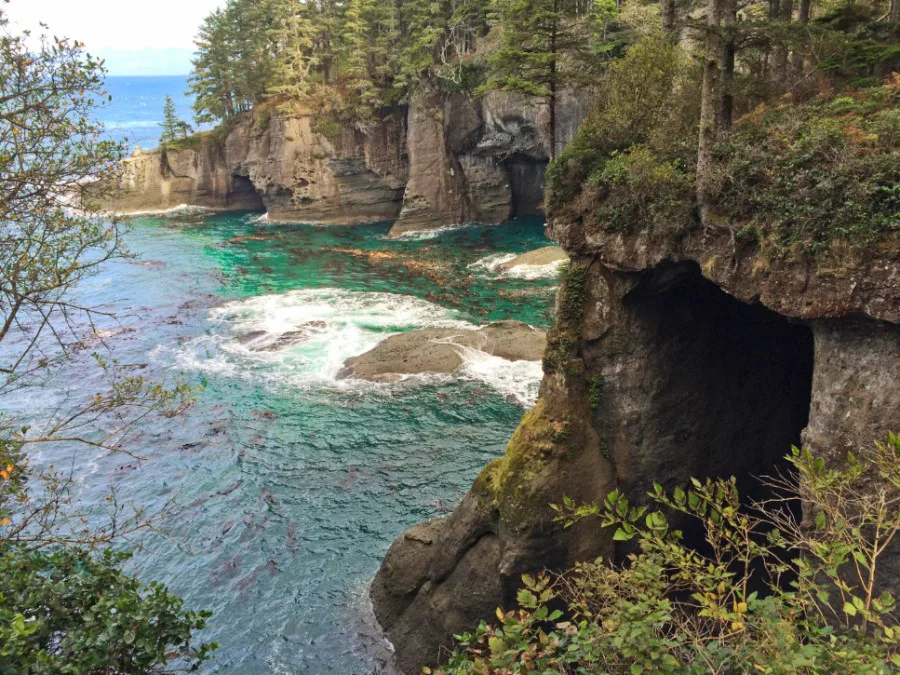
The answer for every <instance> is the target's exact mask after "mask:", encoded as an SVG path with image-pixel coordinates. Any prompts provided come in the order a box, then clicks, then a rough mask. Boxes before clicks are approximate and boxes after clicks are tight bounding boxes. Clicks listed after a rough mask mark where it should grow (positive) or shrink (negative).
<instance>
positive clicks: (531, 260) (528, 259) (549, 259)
mask: <svg viewBox="0 0 900 675" xmlns="http://www.w3.org/2000/svg"><path fill="white" fill-rule="evenodd" d="M568 259H569V256H567V255H566V252H565V251H563V250H562V249H561V248H560V247H559V246H545V247H544V248H539V249H535V250H534V251H528V252H527V253H523V254H522V255H520V256H517V257H515V258H513V259H512V260H510V261H509V262H507V263H503V265H502V266H501V269H503V270H511V269H512V268H513V267H520V266H522V265H535V266H537V265H550V264H551V263H555V262H559V261H562V260H568Z"/></svg>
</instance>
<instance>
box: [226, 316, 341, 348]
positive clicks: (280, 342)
mask: <svg viewBox="0 0 900 675" xmlns="http://www.w3.org/2000/svg"><path fill="white" fill-rule="evenodd" d="M325 325H326V324H325V322H324V321H308V322H307V323H304V324H302V325H300V326H298V327H297V328H296V329H294V330H289V331H285V332H284V333H278V334H273V333H268V332H266V331H264V330H252V331H250V332H249V333H244V334H243V335H238V336H237V341H238V342H239V343H240V344H242V345H243V346H245V347H246V348H247V349H249V350H250V351H251V352H277V351H280V350H282V349H285V348H287V347H290V346H292V345H295V344H298V343H300V342H305V341H306V340H309V339H310V338H311V337H312V336H313V335H315V334H316V333H317V332H319V330H320V329H322V328H324V327H325Z"/></svg>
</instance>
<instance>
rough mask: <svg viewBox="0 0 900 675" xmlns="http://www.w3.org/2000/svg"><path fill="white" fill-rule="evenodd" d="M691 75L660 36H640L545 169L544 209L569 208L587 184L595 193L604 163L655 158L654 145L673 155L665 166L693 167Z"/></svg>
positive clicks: (693, 76)
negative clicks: (638, 152)
mask: <svg viewBox="0 0 900 675" xmlns="http://www.w3.org/2000/svg"><path fill="white" fill-rule="evenodd" d="M694 70H695V69H694V68H693V67H692V66H691V64H690V63H689V62H688V61H687V60H686V59H684V57H683V56H682V55H681V54H680V52H679V50H678V49H676V47H675V46H674V45H673V44H672V43H671V41H670V40H669V38H668V37H667V36H665V35H662V34H659V33H651V34H650V35H647V36H645V37H644V38H642V39H641V40H639V41H638V42H636V43H635V44H634V45H633V46H632V47H631V48H630V49H629V50H628V52H627V54H626V55H625V56H624V57H623V58H621V59H619V60H617V61H615V62H614V63H612V65H610V66H609V68H608V69H607V73H606V77H605V79H604V81H603V82H602V83H601V84H600V92H601V93H600V100H599V103H598V105H597V107H596V108H595V109H594V110H593V111H592V112H591V113H590V115H589V116H588V118H587V119H586V120H585V122H584V123H583V124H582V126H581V129H580V130H579V133H578V135H577V136H576V137H575V139H573V141H572V142H571V143H570V144H569V145H568V146H567V147H566V149H565V150H564V151H563V152H562V153H561V154H560V155H559V157H558V158H557V159H556V160H555V161H554V162H552V163H551V164H550V166H549V167H548V169H547V177H546V184H547V203H548V208H549V209H550V210H551V211H552V210H553V209H562V208H566V207H567V206H569V205H570V202H571V200H572V198H573V197H575V196H576V195H577V194H578V193H579V192H581V189H582V187H583V184H585V183H586V182H587V181H588V179H589V178H593V180H592V181H591V187H597V185H598V183H599V181H598V180H597V179H598V177H599V176H600V175H602V171H603V167H604V166H605V163H606V162H607V161H608V160H609V159H610V158H611V157H613V156H614V155H615V154H617V153H627V152H628V151H629V150H630V149H631V148H632V146H635V145H642V146H647V148H649V149H650V151H651V152H656V146H657V144H659V145H660V146H662V147H665V148H666V149H667V152H669V153H671V155H672V157H671V158H668V159H667V161H668V160H669V159H671V160H672V161H675V162H679V163H681V164H684V161H682V158H683V159H685V160H687V161H692V160H693V155H694V154H695V150H694V148H695V147H696V143H695V140H696V135H697V134H696V118H698V117H699V108H698V107H697V105H696V101H697V100H699V99H698V98H697V97H695V96H693V95H692V90H693V89H695V88H696V87H695V85H694V80H696V79H697V78H696V74H695V73H694ZM683 148H687V150H686V151H683ZM676 150H677V152H676ZM598 172H599V173H598Z"/></svg>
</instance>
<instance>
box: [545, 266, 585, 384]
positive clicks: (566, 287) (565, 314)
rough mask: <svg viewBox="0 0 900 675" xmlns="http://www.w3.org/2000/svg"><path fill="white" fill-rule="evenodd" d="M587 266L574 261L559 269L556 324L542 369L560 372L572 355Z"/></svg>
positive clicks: (582, 309) (581, 318)
mask: <svg viewBox="0 0 900 675" xmlns="http://www.w3.org/2000/svg"><path fill="white" fill-rule="evenodd" d="M586 292H587V270H586V269H585V268H584V266H582V265H579V264H577V263H574V262H569V263H566V264H564V265H563V266H562V268H561V269H560V290H559V297H558V300H557V308H556V325H555V326H554V327H553V329H552V330H551V331H550V333H548V335H547V349H546V350H545V352H544V361H543V365H544V371H545V372H548V373H549V372H562V371H564V370H565V367H566V365H567V364H568V362H569V359H570V357H571V356H572V353H573V350H574V349H575V346H576V345H577V344H578V338H579V337H580V335H581V328H582V322H583V320H584V304H585V294H586Z"/></svg>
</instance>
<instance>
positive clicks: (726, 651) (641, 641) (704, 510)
mask: <svg viewBox="0 0 900 675" xmlns="http://www.w3.org/2000/svg"><path fill="white" fill-rule="evenodd" d="M788 459H789V460H790V462H791V464H792V465H793V468H794V469H795V470H796V472H797V474H798V475H799V476H800V480H801V482H802V485H803V489H804V497H805V498H806V499H807V500H808V502H807V506H808V509H809V513H810V514H811V516H810V521H811V522H810V523H809V524H807V523H805V522H798V521H797V520H796V519H795V518H794V516H793V515H792V514H791V513H790V511H789V510H787V509H785V508H784V504H783V501H784V500H781V499H776V500H773V501H770V502H765V503H761V504H756V509H755V513H751V512H748V510H747V509H745V508H743V507H742V506H741V502H740V499H739V495H738V491H737V488H736V481H735V479H733V478H732V479H730V480H722V479H717V480H712V479H711V480H707V481H705V482H701V481H699V480H696V479H695V480H693V484H692V487H691V488H690V489H689V490H682V489H680V488H677V489H676V490H675V491H674V492H673V493H672V494H671V495H669V494H666V493H665V492H664V491H663V488H662V487H661V486H659V485H657V486H655V488H654V491H653V492H652V493H651V494H650V499H651V504H653V505H655V507H656V509H657V510H651V509H650V508H648V507H644V506H632V505H631V504H629V502H628V501H627V499H626V498H625V497H623V496H622V495H620V494H618V493H617V492H613V493H611V494H610V495H608V497H607V499H606V501H605V503H604V504H603V506H602V507H601V506H598V505H596V504H592V505H587V506H578V505H576V504H574V503H573V502H572V501H571V500H569V499H566V500H565V501H564V504H563V505H562V506H560V507H554V508H556V509H557V510H558V511H559V512H560V514H561V515H560V520H561V521H563V522H564V523H565V524H566V526H568V525H571V524H572V523H574V522H577V521H578V520H580V519H582V518H585V517H589V516H599V517H600V518H601V523H602V525H604V526H606V527H609V528H611V529H612V530H613V532H614V534H613V538H614V539H615V540H618V541H623V542H624V541H635V542H636V543H637V544H638V545H639V550H638V552H635V553H632V554H631V555H629V556H628V561H627V564H626V565H624V566H612V565H610V564H609V563H607V562H606V561H604V560H597V561H595V562H590V563H585V564H582V565H579V566H577V567H576V568H575V569H574V570H572V571H570V572H569V573H567V574H564V575H562V576H560V577H557V578H555V579H551V577H550V576H549V575H547V574H544V575H541V576H540V577H538V578H533V577H530V576H525V577H523V583H524V588H523V589H522V590H521V591H520V592H519V594H518V598H517V599H518V602H519V609H518V610H515V611H510V612H504V611H502V610H498V611H497V618H498V621H499V623H497V624H495V625H493V626H489V625H488V624H487V623H485V622H482V623H481V624H480V625H479V626H478V628H477V629H476V630H475V631H474V632H472V633H467V634H465V635H461V636H457V641H458V647H457V649H456V650H455V651H454V652H453V654H452V656H451V657H450V659H449V662H448V664H447V665H446V667H445V668H444V669H442V670H441V671H438V672H440V673H444V674H447V675H449V674H454V675H460V674H477V675H505V674H510V673H516V674H518V673H585V674H587V673H604V672H614V673H621V672H630V673H673V674H674V673H679V674H681V673H696V674H698V675H699V674H700V673H710V672H713V673H887V672H889V671H891V670H892V669H893V668H898V667H900V640H898V638H900V627H898V625H897V620H896V616H894V615H893V612H894V611H895V610H896V603H895V600H894V598H893V597H892V596H891V595H890V594H888V593H882V594H880V595H876V594H875V592H874V588H875V583H874V582H875V580H876V579H877V578H878V574H879V570H880V569H882V570H883V567H884V564H885V563H884V560H883V559H881V558H880V556H881V554H882V553H883V552H884V550H885V548H886V547H887V546H888V545H890V544H891V542H892V541H893V540H894V539H895V538H896V537H897V534H898V532H900V437H896V436H893V435H891V436H890V438H889V441H888V442H887V443H877V444H875V446H874V448H873V449H871V450H868V451H866V452H865V453H864V454H863V455H862V456H861V457H859V458H858V459H857V458H856V457H854V456H852V455H851V456H849V457H848V459H847V462H846V465H845V466H844V467H843V468H839V469H834V468H828V467H826V466H825V463H824V462H823V461H822V460H821V459H817V458H814V457H813V456H812V455H810V453H809V452H808V451H800V450H798V449H796V448H795V449H794V451H793V454H792V455H791V456H790V457H789V458H788ZM774 484H775V485H774V486H775V487H781V488H784V487H787V485H786V484H785V483H784V482H783V481H781V480H776V481H774ZM663 511H665V512H667V513H669V514H677V515H678V516H679V517H680V518H682V519H683V520H684V521H685V523H686V524H688V523H690V522H691V521H693V522H695V523H698V524H699V525H701V526H702V530H703V532H704V534H705V544H704V547H703V548H702V549H701V550H697V549H695V548H691V547H689V546H687V545H686V544H685V542H684V540H683V536H682V532H681V531H680V530H678V529H674V528H672V527H670V526H669V523H668V519H667V517H666V516H665V515H664V513H663ZM563 608H564V609H563Z"/></svg>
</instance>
